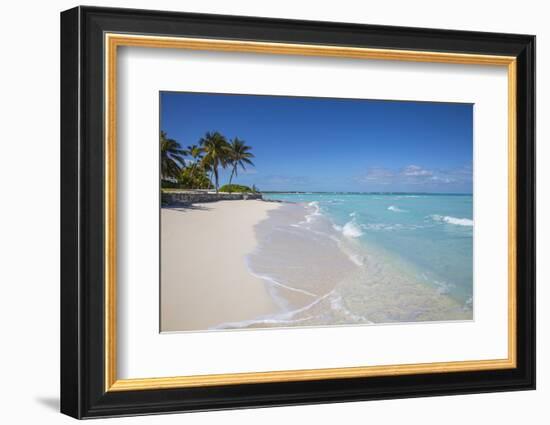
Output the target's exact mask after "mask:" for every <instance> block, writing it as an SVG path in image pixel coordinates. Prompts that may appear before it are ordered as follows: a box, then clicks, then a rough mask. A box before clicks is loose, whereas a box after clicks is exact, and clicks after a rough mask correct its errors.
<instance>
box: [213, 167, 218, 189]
mask: <svg viewBox="0 0 550 425" xmlns="http://www.w3.org/2000/svg"><path fill="white" fill-rule="evenodd" d="M214 178H215V179H216V195H217V194H218V168H217V167H214Z"/></svg>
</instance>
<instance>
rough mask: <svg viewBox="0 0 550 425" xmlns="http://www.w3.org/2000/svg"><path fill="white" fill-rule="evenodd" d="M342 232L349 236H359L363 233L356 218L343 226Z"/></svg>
mask: <svg viewBox="0 0 550 425" xmlns="http://www.w3.org/2000/svg"><path fill="white" fill-rule="evenodd" d="M342 234H343V235H344V236H346V237H348V238H358V237H359V236H361V235H362V234H363V232H362V231H361V228H360V227H359V225H358V224H357V222H356V221H355V219H353V220H350V221H348V222H347V223H346V224H344V227H342Z"/></svg>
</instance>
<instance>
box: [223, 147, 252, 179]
mask: <svg viewBox="0 0 550 425" xmlns="http://www.w3.org/2000/svg"><path fill="white" fill-rule="evenodd" d="M229 148H230V152H229V155H230V157H229V158H230V159H229V161H230V163H231V165H232V166H233V169H232V170H231V176H230V177H229V184H231V180H233V176H235V177H236V176H237V169H238V167H239V165H240V166H241V168H242V169H243V170H246V167H245V164H248V165H252V166H254V163H253V162H252V161H251V160H250V158H254V154H253V153H251V152H250V149H252V148H251V147H250V146H247V145H245V142H244V140H240V139H239V138H237V137H235V138H234V139H233V140H232V141H231V144H230V145H229Z"/></svg>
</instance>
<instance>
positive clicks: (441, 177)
mask: <svg viewBox="0 0 550 425" xmlns="http://www.w3.org/2000/svg"><path fill="white" fill-rule="evenodd" d="M355 180H356V181H358V182H360V183H363V184H365V185H389V184H393V185H396V186H409V185H413V186H424V187H434V186H441V185H464V184H471V182H472V166H471V165H465V166H463V167H458V168H453V169H434V170H431V169H427V168H424V167H422V166H420V165H415V164H410V165H407V166H405V167H403V168H401V169H400V170H395V171H394V170H391V169H388V168H383V167H370V168H368V169H367V171H366V172H365V174H363V175H360V176H357V177H356V178H355Z"/></svg>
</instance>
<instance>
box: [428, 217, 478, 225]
mask: <svg viewBox="0 0 550 425" xmlns="http://www.w3.org/2000/svg"><path fill="white" fill-rule="evenodd" d="M429 217H430V218H431V219H432V220H434V221H438V222H442V223H447V224H455V225H457V226H473V225H474V220H471V219H469V218H458V217H452V216H450V215H439V214H432V215H430V216H429Z"/></svg>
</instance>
